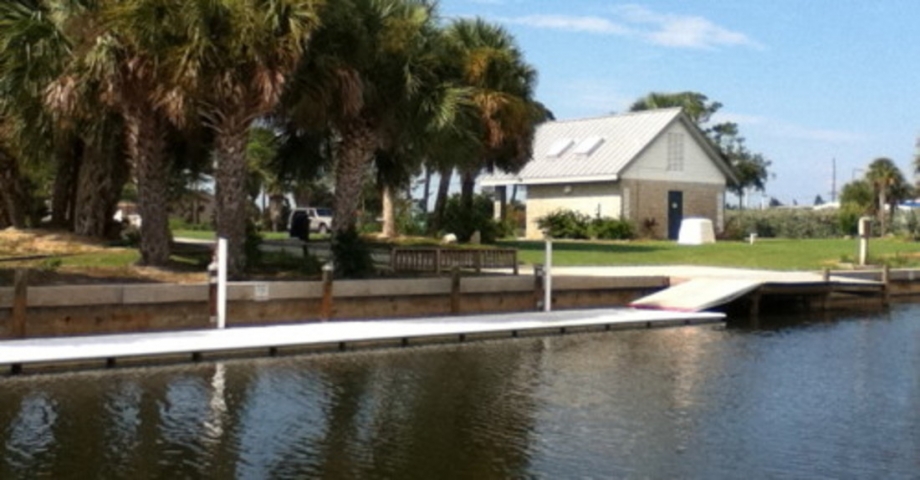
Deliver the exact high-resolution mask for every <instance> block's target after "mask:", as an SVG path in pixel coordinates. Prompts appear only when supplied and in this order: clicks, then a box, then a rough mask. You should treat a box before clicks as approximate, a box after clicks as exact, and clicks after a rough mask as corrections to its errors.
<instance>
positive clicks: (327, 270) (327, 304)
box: [319, 262, 335, 321]
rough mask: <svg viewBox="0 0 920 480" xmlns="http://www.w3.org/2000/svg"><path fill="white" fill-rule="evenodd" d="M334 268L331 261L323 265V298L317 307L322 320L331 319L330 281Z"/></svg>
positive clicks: (331, 280)
mask: <svg viewBox="0 0 920 480" xmlns="http://www.w3.org/2000/svg"><path fill="white" fill-rule="evenodd" d="M334 270H335V269H334V268H333V266H332V262H329V263H326V264H325V265H323V299H322V301H321V303H320V307H319V317H320V319H321V320H323V321H326V320H330V319H332V282H333V271H334Z"/></svg>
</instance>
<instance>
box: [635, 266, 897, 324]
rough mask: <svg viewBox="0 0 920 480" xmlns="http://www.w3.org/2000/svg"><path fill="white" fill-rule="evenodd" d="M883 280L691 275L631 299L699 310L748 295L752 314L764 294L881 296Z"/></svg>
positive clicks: (799, 274)
mask: <svg viewBox="0 0 920 480" xmlns="http://www.w3.org/2000/svg"><path fill="white" fill-rule="evenodd" d="M885 289H886V282H877V281H873V280H861V279H856V278H848V277H843V276H831V275H829V274H825V275H822V274H817V273H806V272H772V271H751V270H748V271H741V270H739V271H738V273H736V274H734V275H727V276H708V277H700V278H693V279H691V280H687V281H684V282H680V283H677V284H676V285H674V286H672V287H669V288H666V289H664V290H661V291H659V292H656V293H653V294H651V295H648V296H646V297H643V298H640V299H638V300H635V301H633V302H632V303H630V304H629V305H630V306H631V307H634V308H643V309H658V310H670V311H677V312H700V311H703V310H709V309H712V308H717V307H720V306H723V305H726V304H729V303H731V302H733V301H735V300H737V299H739V298H742V297H745V296H749V297H750V298H751V301H752V304H753V305H752V312H751V313H752V314H756V313H757V312H756V310H757V309H758V308H759V303H760V298H761V297H762V296H765V295H776V296H798V297H815V298H820V299H822V301H826V300H827V298H828V297H829V296H830V295H832V294H850V295H865V296H878V297H879V298H883V297H884V295H885V291H886V290H885Z"/></svg>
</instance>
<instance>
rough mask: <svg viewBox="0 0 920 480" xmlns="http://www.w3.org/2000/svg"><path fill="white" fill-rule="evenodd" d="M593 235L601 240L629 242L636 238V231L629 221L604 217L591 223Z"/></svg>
mask: <svg viewBox="0 0 920 480" xmlns="http://www.w3.org/2000/svg"><path fill="white" fill-rule="evenodd" d="M591 233H592V235H591V236H592V237H593V238H597V239H601V240H629V239H631V238H635V236H636V229H635V228H634V227H633V224H632V223H630V222H629V221H627V220H619V219H616V218H609V217H603V218H595V219H594V220H592V221H591Z"/></svg>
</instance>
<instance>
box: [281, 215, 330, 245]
mask: <svg viewBox="0 0 920 480" xmlns="http://www.w3.org/2000/svg"><path fill="white" fill-rule="evenodd" d="M331 229H332V209H331V208H323V207H307V208H295V209H294V210H293V211H292V212H291V217H290V219H289V220H288V233H289V234H290V236H291V237H296V238H300V239H301V240H307V239H309V238H310V232H317V233H322V234H326V233H329V232H330V230H331Z"/></svg>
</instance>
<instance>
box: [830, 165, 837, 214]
mask: <svg viewBox="0 0 920 480" xmlns="http://www.w3.org/2000/svg"><path fill="white" fill-rule="evenodd" d="M836 201H837V157H834V158H832V159H831V203H834V202H836Z"/></svg>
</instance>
